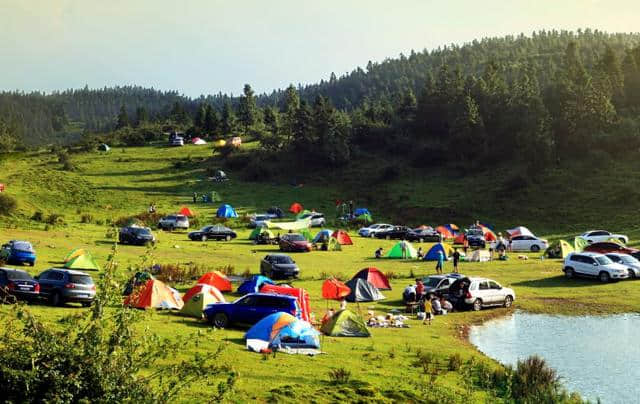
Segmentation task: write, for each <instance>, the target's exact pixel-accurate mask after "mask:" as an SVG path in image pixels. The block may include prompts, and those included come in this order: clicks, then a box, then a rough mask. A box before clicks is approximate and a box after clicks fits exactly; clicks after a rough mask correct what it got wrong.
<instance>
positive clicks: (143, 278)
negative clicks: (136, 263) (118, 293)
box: [122, 271, 156, 296]
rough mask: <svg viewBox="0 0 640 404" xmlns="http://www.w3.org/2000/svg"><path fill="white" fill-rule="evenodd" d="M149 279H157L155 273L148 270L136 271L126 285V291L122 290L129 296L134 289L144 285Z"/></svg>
mask: <svg viewBox="0 0 640 404" xmlns="http://www.w3.org/2000/svg"><path fill="white" fill-rule="evenodd" d="M149 279H156V278H154V277H153V275H151V273H149V272H146V271H139V272H136V273H135V274H134V275H133V276H132V277H131V279H129V281H128V282H127V284H126V285H125V287H124V291H123V292H122V294H123V295H124V296H129V295H130V294H131V293H133V291H134V290H136V289H137V288H139V287H140V286H142V285H144V284H145V283H146V282H147V281H148V280H149Z"/></svg>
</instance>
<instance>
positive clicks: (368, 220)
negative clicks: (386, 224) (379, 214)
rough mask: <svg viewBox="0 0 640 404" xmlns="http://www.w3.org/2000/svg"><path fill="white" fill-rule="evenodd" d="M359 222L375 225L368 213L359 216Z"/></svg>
mask: <svg viewBox="0 0 640 404" xmlns="http://www.w3.org/2000/svg"><path fill="white" fill-rule="evenodd" d="M358 220H359V221H360V222H363V223H373V218H372V217H371V215H370V214H368V213H365V214H364V215H360V216H358Z"/></svg>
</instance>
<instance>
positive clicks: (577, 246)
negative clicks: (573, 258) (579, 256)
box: [573, 236, 589, 252]
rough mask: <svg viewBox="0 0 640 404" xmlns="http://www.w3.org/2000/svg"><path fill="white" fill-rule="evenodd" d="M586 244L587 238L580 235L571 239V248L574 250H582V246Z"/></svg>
mask: <svg viewBox="0 0 640 404" xmlns="http://www.w3.org/2000/svg"><path fill="white" fill-rule="evenodd" d="M588 245H589V243H588V242H587V240H585V239H583V238H582V237H580V236H578V237H576V238H574V239H573V249H574V250H576V252H582V250H584V248H585V247H586V246H588Z"/></svg>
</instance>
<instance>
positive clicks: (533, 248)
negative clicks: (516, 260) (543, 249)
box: [531, 244, 540, 253]
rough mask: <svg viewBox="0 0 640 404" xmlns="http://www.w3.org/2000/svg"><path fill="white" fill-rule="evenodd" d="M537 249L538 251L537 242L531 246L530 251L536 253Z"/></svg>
mask: <svg viewBox="0 0 640 404" xmlns="http://www.w3.org/2000/svg"><path fill="white" fill-rule="evenodd" d="M538 251H540V246H539V245H537V244H534V245H532V246H531V252H534V253H537V252H538Z"/></svg>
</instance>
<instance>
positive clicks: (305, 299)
mask: <svg viewBox="0 0 640 404" xmlns="http://www.w3.org/2000/svg"><path fill="white" fill-rule="evenodd" d="M260 293H275V294H276V295H288V296H293V297H295V298H296V299H297V300H298V305H299V306H300V311H301V312H302V313H301V316H300V317H302V319H303V320H304V321H311V306H310V304H309V293H307V291H306V290H304V289H301V288H292V287H288V286H278V285H269V284H268V283H265V284H263V285H262V287H261V288H260Z"/></svg>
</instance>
